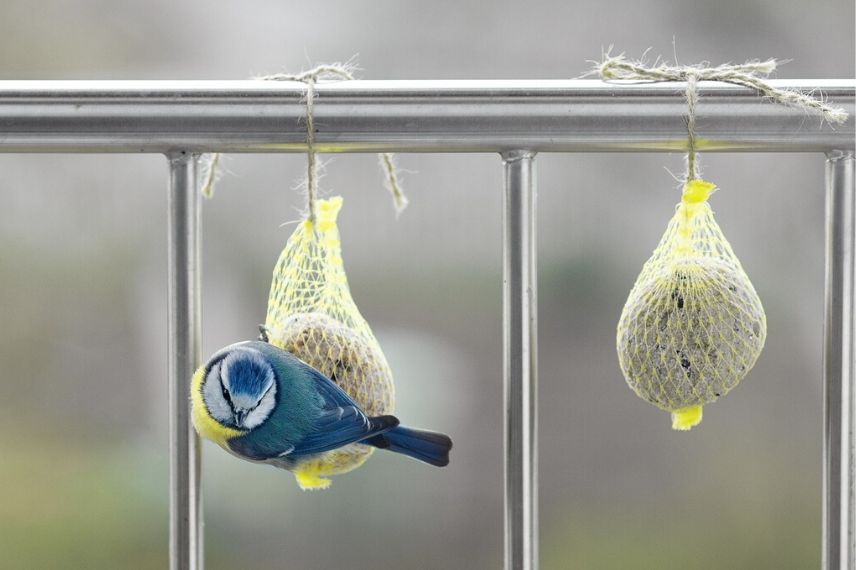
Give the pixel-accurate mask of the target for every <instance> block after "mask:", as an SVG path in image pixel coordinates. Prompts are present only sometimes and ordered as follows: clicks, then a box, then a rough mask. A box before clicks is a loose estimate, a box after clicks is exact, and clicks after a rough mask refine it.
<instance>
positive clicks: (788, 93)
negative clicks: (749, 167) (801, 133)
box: [592, 53, 847, 181]
mask: <svg viewBox="0 0 856 570" xmlns="http://www.w3.org/2000/svg"><path fill="white" fill-rule="evenodd" d="M658 61H659V60H658ZM777 65H778V62H777V61H776V60H775V59H768V60H766V61H747V62H746V63H743V64H736V65H734V64H724V65H717V66H716V67H710V66H709V65H708V64H707V63H701V64H697V65H675V66H670V65H666V64H665V63H658V62H655V64H654V65H653V66H651V67H648V66H646V65H645V64H644V63H643V62H634V61H629V60H627V59H626V58H625V57H624V55H623V54H622V55H617V56H611V55H609V54H608V53H607V54H606V55H605V56H604V58H603V61H601V62H596V63H595V67H594V69H593V70H592V73H593V74H597V75H599V76H600V77H601V78H603V79H604V80H605V81H608V80H636V81H651V82H658V81H685V82H686V84H687V90H686V97H687V146H688V148H689V150H688V151H687V180H688V181H689V180H694V179H695V178H697V177H698V167H697V161H696V135H695V114H696V105H697V104H698V82H699V81H721V82H724V83H731V84H734V85H740V86H742V87H748V88H749V89H752V90H754V91H755V92H757V93H758V94H759V95H761V96H763V97H765V98H767V99H769V100H770V101H772V102H773V103H778V104H781V105H787V106H789V107H798V108H801V109H805V110H807V111H813V112H816V113H819V114H820V115H821V116H822V117H823V118H824V119H826V120H827V121H829V122H830V123H837V124H840V123H843V122H844V121H846V120H847V111H845V110H844V109H842V108H840V107H833V106H831V105H829V104H828V103H827V101H825V100H824V99H823V98H819V99H818V98H815V97H813V96H811V95H810V94H806V93H802V92H800V91H792V90H788V89H779V88H778V87H773V86H772V85H770V84H769V83H767V82H766V81H765V80H764V78H765V77H766V76H768V75H769V74H771V73H772V72H773V71H775V70H776V66H777Z"/></svg>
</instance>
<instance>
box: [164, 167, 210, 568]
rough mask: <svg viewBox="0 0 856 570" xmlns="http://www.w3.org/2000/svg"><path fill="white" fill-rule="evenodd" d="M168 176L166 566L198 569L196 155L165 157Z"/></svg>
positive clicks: (197, 229) (199, 515)
mask: <svg viewBox="0 0 856 570" xmlns="http://www.w3.org/2000/svg"><path fill="white" fill-rule="evenodd" d="M168 158H169V167H170V179H169V200H168V202H169V230H168V237H169V256H168V257H169V305H168V311H169V454H170V463H169V467H170V469H169V566H170V569H171V570H201V568H202V567H203V563H202V528H201V526H202V502H201V489H200V474H199V468H200V457H199V438H198V436H197V435H196V432H195V431H194V430H193V427H192V426H191V423H190V401H189V394H190V379H191V376H192V375H193V372H194V370H195V369H196V367H197V366H199V353H200V337H201V326H200V325H201V319H200V309H201V307H200V294H199V192H198V190H197V181H196V171H197V157H196V156H194V155H191V154H189V153H184V152H179V153H174V154H171V155H169V156H168Z"/></svg>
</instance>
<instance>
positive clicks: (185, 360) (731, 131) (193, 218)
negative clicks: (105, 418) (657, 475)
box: [0, 80, 856, 570]
mask: <svg viewBox="0 0 856 570" xmlns="http://www.w3.org/2000/svg"><path fill="white" fill-rule="evenodd" d="M772 83H773V84H774V85H775V86H777V87H784V88H790V89H800V90H804V91H814V92H820V93H823V95H824V96H826V97H828V98H829V99H831V100H832V101H833V103H835V104H836V105H839V106H841V107H843V108H844V109H845V110H846V111H847V112H848V113H849V114H850V118H849V119H848V121H847V123H846V124H844V125H839V126H836V127H832V126H830V125H828V124H825V123H822V122H821V120H820V119H819V118H818V117H816V116H812V115H808V114H806V113H805V112H804V111H801V110H798V109H790V108H785V107H782V106H780V105H773V104H769V103H767V102H764V101H762V100H760V99H759V98H758V97H757V95H756V94H754V93H752V92H751V91H750V90H748V89H743V88H740V87H734V86H730V85H724V84H710V83H704V84H703V87H702V88H701V89H700V95H701V105H700V106H699V108H698V113H697V119H696V121H697V122H696V132H697V135H698V137H699V138H698V140H697V146H698V148H699V150H702V151H705V152H710V151H726V152H763V151H789V152H812V151H817V152H824V153H826V155H827V236H828V240H827V250H826V251H827V257H826V263H827V279H826V319H825V320H826V327H825V333H824V346H825V350H824V356H825V365H824V386H825V393H826V398H825V407H824V419H825V431H824V474H825V476H824V488H823V494H824V522H823V568H824V570H844V569H849V568H851V567H852V565H853V564H854V561H856V537H854V530H853V529H854V526H856V498H854V497H855V496H854V491H853V490H854V488H856V468H854V465H856V444H854V440H856V435H854V433H856V427H854V426H856V422H854V417H856V397H854V394H856V386H855V385H854V384H856V363H854V347H853V337H854V334H856V333H854V328H856V320H854V315H853V310H854V303H856V285H854V283H856V274H854V264H856V262H855V261H854V256H856V253H854V252H856V222H854V220H856V198H854V195H856V188H854V164H856V160H854V151H856V148H854V146H856V144H854V138H856V131H854V118H853V117H854V114H856V113H854V111H856V108H854V92H856V81H854V80H825V81H774V82H772ZM305 90H306V86H305V85H303V84H300V83H293V82H266V81H179V82H177V81H146V82H141V81H90V82H87V81H6V82H3V81H0V152H64V153H70V152H150V153H165V154H167V155H168V157H169V160H170V167H171V176H170V181H171V182H170V194H169V213H170V215H169V220H170V223H169V252H170V254H169V258H170V275H169V293H170V304H169V317H170V318H169V346H170V347H169V354H170V364H169V385H170V395H171V408H170V410H171V414H170V415H171V424H170V425H171V429H170V455H171V463H170V466H171V468H170V470H171V478H170V481H171V482H170V486H171V491H170V513H171V514H170V551H171V552H170V567H171V568H172V570H200V569H201V568H202V567H203V556H202V542H203V537H202V511H201V494H200V492H199V491H200V480H199V461H200V458H199V452H198V440H197V438H196V436H195V434H194V433H193V431H192V427H191V426H190V422H189V421H188V411H189V410H188V409H187V401H186V398H185V397H184V396H183V394H186V392H187V390H188V386H187V382H188V379H189V375H190V372H191V371H192V370H193V369H194V368H195V367H196V366H198V364H199V339H200V326H199V319H200V311H201V306H200V300H199V276H200V270H199V246H200V242H199V224H198V216H199V201H198V197H197V195H196V175H195V173H196V162H197V160H196V154H197V153H202V152H214V151H220V152H304V151H305V150H306V143H305V139H306V133H305V121H304V119H305V113H306V109H305V102H304V100H303V96H304V94H305ZM683 90H684V86H683V85H681V84H645V85H640V84H632V83H622V84H604V83H602V82H600V81H579V80H577V81H349V82H336V83H325V84H321V85H318V86H317V91H316V97H317V99H316V100H315V105H314V116H315V125H316V127H317V133H316V135H315V141H316V149H317V150H318V151H320V152H381V151H382V152H499V153H501V154H502V155H503V159H504V163H505V193H504V212H505V216H504V224H503V229H504V235H505V240H504V264H503V281H504V309H503V312H504V320H503V322H504V349H503V354H504V357H503V359H504V370H505V372H504V377H505V404H506V416H505V439H506V451H505V471H506V473H505V503H506V509H505V513H506V516H505V534H506V536H505V544H506V549H505V568H506V570H537V568H538V509H537V502H538V498H537V497H538V495H537V491H538V482H537V477H538V451H537V360H538V357H537V350H538V346H537V279H536V275H537V266H536V262H535V258H536V249H537V248H536V244H535V235H536V228H535V219H536V216H535V214H536V212H535V210H536V208H535V199H536V194H537V192H536V184H535V179H536V176H535V163H534V157H535V155H536V153H537V152H547V151H553V152H613V151H625V152H648V151H661V152H663V151H681V150H684V149H685V148H686V125H685V123H684V119H683V116H684V114H685V112H686V103H685V101H684V96H683Z"/></svg>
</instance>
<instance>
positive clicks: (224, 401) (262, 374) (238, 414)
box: [202, 347, 276, 430]
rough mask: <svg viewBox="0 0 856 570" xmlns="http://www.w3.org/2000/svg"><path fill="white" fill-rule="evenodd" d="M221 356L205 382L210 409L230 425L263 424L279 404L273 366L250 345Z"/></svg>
mask: <svg viewBox="0 0 856 570" xmlns="http://www.w3.org/2000/svg"><path fill="white" fill-rule="evenodd" d="M220 356H221V358H215V359H214V360H213V361H212V362H211V363H210V366H209V368H208V371H207V372H206V374H205V379H204V380H203V383H202V398H203V400H204V401H205V406H206V407H207V408H208V412H209V413H210V414H211V417H212V418H214V419H215V420H217V421H218V422H219V423H221V424H222V425H224V426H227V427H231V428H236V429H242V430H251V429H253V428H257V427H259V426H260V425H262V424H263V423H264V422H265V421H266V420H267V419H268V417H270V414H271V412H272V411H273V409H274V408H275V407H276V379H275V372H274V370H273V367H272V366H271V365H270V363H269V362H268V361H267V360H266V359H265V357H264V355H263V354H262V353H261V352H260V351H258V350H256V349H254V348H250V347H234V348H231V349H228V350H227V351H226V352H225V353H223V354H221V355H220Z"/></svg>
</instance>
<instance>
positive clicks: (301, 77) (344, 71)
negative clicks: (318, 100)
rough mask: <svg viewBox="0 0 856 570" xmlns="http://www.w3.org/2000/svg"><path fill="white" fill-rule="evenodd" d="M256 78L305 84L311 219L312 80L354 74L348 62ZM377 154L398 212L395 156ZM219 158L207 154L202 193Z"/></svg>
mask: <svg viewBox="0 0 856 570" xmlns="http://www.w3.org/2000/svg"><path fill="white" fill-rule="evenodd" d="M256 79H261V80H263V81H299V82H300V83H304V84H306V95H305V101H306V159H307V160H306V201H307V212H308V215H307V219H308V220H309V221H311V222H313V223H314V222H315V219H316V217H317V216H316V211H315V210H316V207H315V206H316V204H315V202H316V196H317V194H318V178H319V176H318V169H319V166H318V157H317V153H316V152H315V114H314V112H313V106H314V104H315V84H316V83H317V82H318V81H323V80H325V79H333V80H339V81H351V80H353V79H354V75H353V73H352V72H351V70H350V69H349V66H348V65H347V64H346V65H340V64H322V65H319V66H317V67H314V68H312V69H310V70H308V71H304V72H301V73H297V74H290V73H276V74H273V75H262V76H260V77H257V78H256ZM378 156H379V159H380V164H381V167H382V168H383V169H384V171H385V173H386V179H385V182H386V186H387V188H388V189H389V191H390V193H391V194H392V200H393V204H394V206H395V212H396V214H400V213H401V212H402V211H403V210H404V209H405V208H406V207H407V197H406V196H405V195H404V192H403V191H402V189H401V183H400V181H399V178H398V172H397V170H396V167H395V160H394V158H393V155H392V153H388V152H385V153H381V154H380V155H378ZM219 161H220V153H214V154H211V155H210V157H209V159H208V163H207V173H206V176H205V182H204V184H203V186H202V195H203V196H205V197H206V198H211V197H212V196H213V193H214V184H215V182H216V180H217V174H218V171H217V166H218V163H219Z"/></svg>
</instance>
